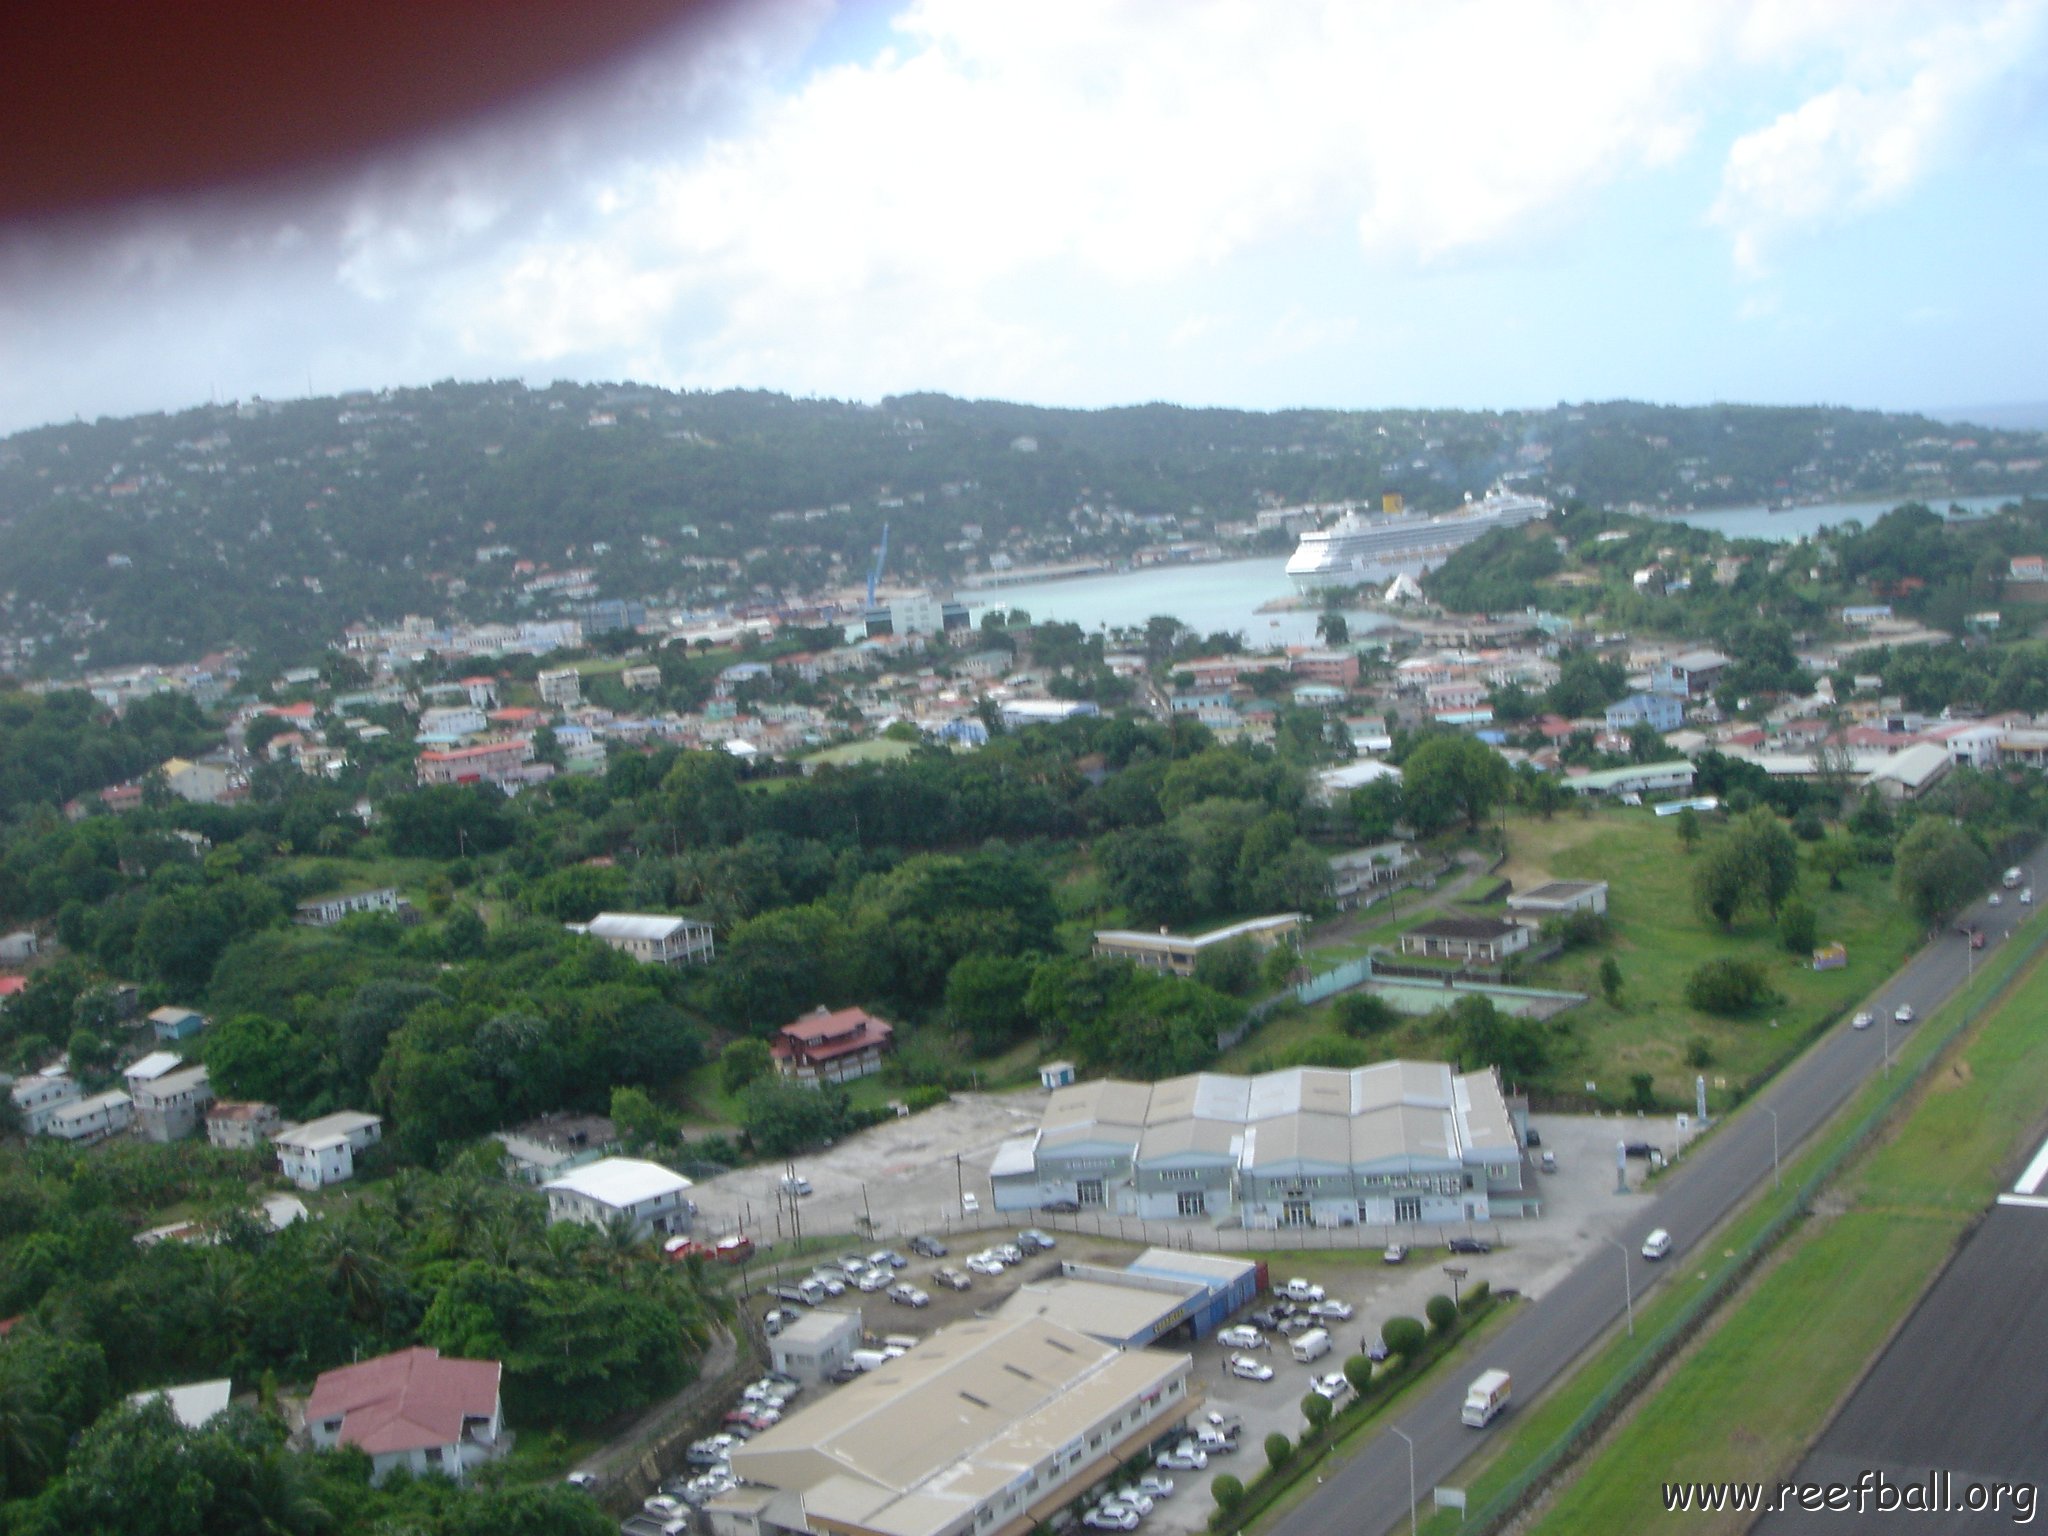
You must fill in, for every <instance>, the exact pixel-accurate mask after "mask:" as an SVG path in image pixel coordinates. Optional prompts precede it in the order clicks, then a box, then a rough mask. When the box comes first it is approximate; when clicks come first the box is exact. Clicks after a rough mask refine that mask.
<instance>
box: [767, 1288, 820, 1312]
mask: <svg viewBox="0 0 2048 1536" xmlns="http://www.w3.org/2000/svg"><path fill="white" fill-rule="evenodd" d="M768 1294H769V1295H770V1296H773V1297H774V1298H775V1299H776V1300H777V1301H786V1302H788V1303H789V1304H790V1305H791V1306H795V1307H808V1306H809V1305H811V1298H810V1297H808V1296H806V1295H805V1294H804V1293H803V1292H802V1291H800V1290H798V1289H797V1288H796V1287H795V1286H793V1285H771V1286H769V1287H768Z"/></svg>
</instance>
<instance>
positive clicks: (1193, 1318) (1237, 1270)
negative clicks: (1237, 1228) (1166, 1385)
mask: <svg viewBox="0 0 2048 1536" xmlns="http://www.w3.org/2000/svg"><path fill="white" fill-rule="evenodd" d="M1265 1288H1266V1266H1265V1265H1264V1264H1262V1263H1260V1262H1258V1261H1256V1260H1253V1259H1241V1258H1236V1257H1233V1256H1232V1255H1229V1254H1206V1253H1204V1254H1198V1253H1186V1252H1183V1251H1181V1250H1180V1249H1178V1248H1148V1249H1146V1250H1145V1251H1144V1252H1143V1253H1141V1254H1139V1255H1138V1257H1137V1258H1135V1259H1133V1260H1132V1261H1131V1262H1130V1263H1129V1264H1127V1265H1125V1266H1124V1267H1123V1268H1121V1269H1118V1268H1114V1267H1112V1266H1109V1265H1105V1264H1083V1263H1078V1262H1076V1261H1074V1260H1072V1259H1067V1260H1063V1261H1062V1262H1061V1264H1060V1272H1059V1275H1058V1276H1057V1277H1056V1278H1054V1279H1051V1280H1042V1281H1038V1282H1035V1283H1032V1282H1027V1283H1026V1284H1024V1285H1022V1286H1019V1287H1018V1288H1017V1290H1016V1291H1015V1292H1014V1293H1013V1294H1012V1295H1011V1296H1010V1298H1009V1300H1007V1301H1005V1302H1004V1303H1003V1304H1002V1305H1001V1306H1000V1307H998V1308H997V1309H996V1315H997V1316H998V1317H1039V1318H1044V1319H1045V1320H1047V1321H1048V1322H1054V1323H1058V1324H1059V1325H1060V1326H1061V1327H1063V1328H1071V1329H1073V1330H1074V1331H1075V1332H1076V1333H1085V1334H1087V1335H1088V1336H1089V1337H1090V1338H1093V1339H1100V1340H1101V1341H1102V1342H1103V1343H1105V1344H1110V1345H1113V1346H1115V1347H1116V1348H1118V1349H1143V1348H1145V1347H1146V1346H1147V1345H1151V1344H1162V1343H1164V1344H1171V1345H1175V1346H1180V1345H1186V1344H1190V1343H1192V1342H1194V1341H1195V1340H1196V1339H1204V1338H1207V1337H1208V1336H1209V1335H1210V1334H1212V1333H1214V1332H1215V1331H1216V1330H1217V1329H1218V1328H1220V1327H1222V1326H1223V1325H1224V1324H1225V1323H1226V1322H1228V1321H1229V1320H1230V1317H1231V1314H1233V1313H1235V1312H1238V1311H1240V1310H1242V1309H1243V1308H1245V1307H1248V1306H1250V1305H1251V1304H1252V1302H1253V1300H1254V1299H1255V1298H1256V1297H1257V1296H1258V1294H1259V1292H1260V1291H1262V1290H1264V1289H1265Z"/></svg>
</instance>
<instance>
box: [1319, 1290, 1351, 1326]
mask: <svg viewBox="0 0 2048 1536" xmlns="http://www.w3.org/2000/svg"><path fill="white" fill-rule="evenodd" d="M1351 1314H1352V1306H1351V1303H1350V1302H1348V1301H1339V1300H1338V1299H1337V1298H1336V1297H1334V1296H1330V1297H1326V1298H1324V1299H1323V1300H1322V1301H1319V1302H1317V1303H1316V1304H1315V1305H1314V1306H1312V1307H1310V1308H1309V1309H1308V1315H1309V1316H1310V1317H1313V1318H1318V1319H1320V1320H1321V1321H1323V1322H1339V1323H1347V1322H1349V1321H1350V1320H1351Z"/></svg>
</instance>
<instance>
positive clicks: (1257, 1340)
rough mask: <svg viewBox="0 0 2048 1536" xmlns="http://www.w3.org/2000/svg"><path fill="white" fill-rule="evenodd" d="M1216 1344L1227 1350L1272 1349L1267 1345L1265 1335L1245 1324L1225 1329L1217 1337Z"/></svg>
mask: <svg viewBox="0 0 2048 1536" xmlns="http://www.w3.org/2000/svg"><path fill="white" fill-rule="evenodd" d="M1216 1342H1217V1343H1219V1344H1221V1345H1223V1346H1224V1348H1226V1349H1267V1348H1270V1347H1271V1346H1270V1345H1268V1344H1267V1342H1266V1336H1265V1335H1264V1334H1263V1333H1261V1332H1259V1330H1258V1329H1256V1328H1253V1327H1251V1326H1250V1325H1248V1324H1245V1323H1239V1324H1237V1325H1236V1326H1235V1327H1233V1328H1226V1329H1224V1330H1223V1331H1222V1332H1221V1333H1219V1334H1217V1335H1216Z"/></svg>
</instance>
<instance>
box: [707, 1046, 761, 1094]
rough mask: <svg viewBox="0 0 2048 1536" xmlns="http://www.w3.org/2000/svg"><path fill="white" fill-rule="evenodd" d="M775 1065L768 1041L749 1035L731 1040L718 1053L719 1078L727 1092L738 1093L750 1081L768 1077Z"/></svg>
mask: <svg viewBox="0 0 2048 1536" xmlns="http://www.w3.org/2000/svg"><path fill="white" fill-rule="evenodd" d="M774 1065H775V1058H774V1057H773V1056H772V1055H771V1054H770V1053H769V1049H768V1042H767V1041H766V1040H757V1039H754V1038H753V1037H752V1036H748V1037H746V1038H743V1039H739V1040H734V1041H732V1042H730V1043H729V1044H728V1045H727V1046H726V1047H725V1049H724V1050H722V1051H720V1052H719V1053H718V1080H719V1082H720V1083H721V1084H723V1085H724V1088H725V1091H726V1092H727V1093H738V1092H739V1091H740V1090H741V1089H743V1088H745V1087H746V1086H747V1085H748V1084H749V1083H752V1082H754V1081H756V1080H758V1079H760V1078H763V1077H766V1076H767V1075H768V1073H769V1071H770V1070H771V1069H772V1068H773V1067H774Z"/></svg>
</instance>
